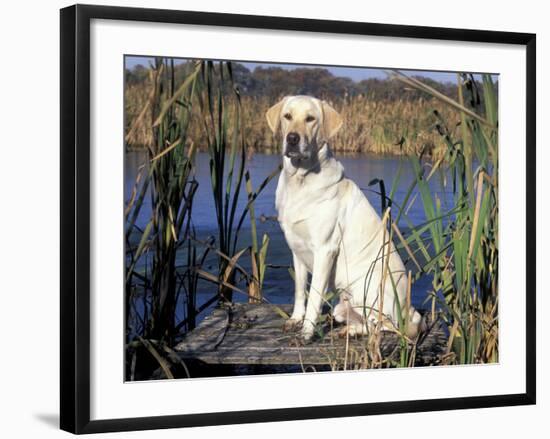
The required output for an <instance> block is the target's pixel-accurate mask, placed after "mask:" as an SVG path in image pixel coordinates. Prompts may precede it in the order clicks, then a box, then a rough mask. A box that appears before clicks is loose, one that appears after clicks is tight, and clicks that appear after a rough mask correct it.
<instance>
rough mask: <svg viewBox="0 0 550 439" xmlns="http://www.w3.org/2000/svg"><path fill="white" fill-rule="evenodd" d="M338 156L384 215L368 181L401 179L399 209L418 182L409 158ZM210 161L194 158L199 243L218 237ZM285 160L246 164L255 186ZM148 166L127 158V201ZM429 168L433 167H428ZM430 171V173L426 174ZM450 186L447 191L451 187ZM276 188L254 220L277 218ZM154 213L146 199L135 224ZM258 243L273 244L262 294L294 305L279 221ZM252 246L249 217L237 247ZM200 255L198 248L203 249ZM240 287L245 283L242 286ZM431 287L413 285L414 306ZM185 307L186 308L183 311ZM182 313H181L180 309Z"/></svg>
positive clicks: (434, 183) (207, 293)
mask: <svg viewBox="0 0 550 439" xmlns="http://www.w3.org/2000/svg"><path fill="white" fill-rule="evenodd" d="M337 158H338V159H339V160H340V161H341V162H342V164H343V165H344V168H345V173H346V176H347V177H348V178H351V179H352V180H354V181H355V182H356V183H357V185H358V186H359V187H360V188H361V189H362V190H363V192H364V193H365V195H366V196H367V198H368V199H369V201H370V202H371V203H372V205H373V206H374V207H375V208H376V209H377V210H378V212H379V213H380V210H381V200H380V195H379V194H377V193H376V191H378V190H379V186H378V185H374V186H371V187H369V186H368V185H369V182H371V181H372V180H373V179H380V180H384V182H385V185H386V192H387V194H388V195H389V193H390V191H391V189H392V182H393V181H394V179H396V178H397V176H398V175H399V179H398V182H397V184H396V188H395V192H394V196H393V200H394V202H395V203H397V204H398V205H402V203H403V200H404V198H405V196H406V193H407V191H408V189H409V187H410V184H411V182H412V181H414V174H413V171H412V166H411V164H410V163H409V161H408V159H407V158H400V157H379V156H371V155H357V156H344V157H338V156H337ZM208 161H209V157H208V155H207V154H206V153H199V154H197V160H196V180H197V182H198V184H199V186H198V189H197V192H196V195H195V198H194V203H193V213H192V218H193V223H194V226H195V228H196V230H197V237H198V238H199V239H203V240H204V239H206V238H207V237H209V236H214V237H216V235H217V221H216V216H215V210H214V204H213V197H212V190H211V183H210V174H209V164H208ZM280 161H281V157H280V156H279V155H278V154H273V155H269V154H254V155H253V156H252V157H251V158H250V159H249V161H248V169H249V171H250V175H251V178H252V182H253V187H254V188H257V187H258V186H259V185H260V183H261V182H262V181H263V180H264V179H265V178H266V176H267V175H269V174H270V173H271V172H272V171H273V170H274V169H276V168H277V167H278V165H279V163H280ZM145 162H146V154H145V153H143V152H129V153H127V154H126V157H125V176H124V184H125V197H126V200H127V199H129V197H130V194H131V191H132V188H133V185H134V182H135V178H136V174H137V170H138V167H139V166H141V165H142V164H143V163H145ZM425 166H429V165H428V164H425ZM427 171H428V172H429V169H428V170H427ZM442 178H444V176H440V175H434V176H433V178H432V179H431V180H430V187H431V189H432V193H437V194H438V197H439V198H440V200H441V204H442V211H446V210H448V209H449V208H450V206H449V205H447V199H448V201H449V203H450V202H452V197H451V194H450V193H448V192H446V191H442V190H441V188H442V184H441V181H442ZM450 186H451V185H450V184H447V187H450ZM276 187H277V177H276V178H274V179H273V180H272V181H271V182H270V183H269V184H268V185H267V186H266V187H265V189H264V190H263V191H262V193H261V195H260V196H259V197H258V199H257V201H256V203H255V210H256V217H257V218H259V217H260V216H262V215H263V216H264V217H267V218H269V217H275V216H276V211H275V189H276ZM415 194H417V192H416V191H414V192H413V196H412V197H411V200H413V201H412V202H411V201H409V204H408V205H407V207H406V208H407V217H408V219H409V220H410V221H411V222H412V223H413V224H414V225H418V224H421V223H423V222H424V221H425V215H424V210H423V207H422V203H421V201H420V199H419V197H415ZM245 204H246V191H245V190H244V188H243V190H242V191H241V194H240V197H239V203H238V206H239V208H238V211H239V212H240V211H242V208H243V207H244V206H245ZM393 212H394V213H393V215H394V216H395V215H396V213H397V209H394V210H393ZM150 213H151V200H150V197H146V200H145V203H144V206H143V207H142V210H141V213H140V216H139V218H138V220H137V224H138V225H139V226H140V227H144V226H145V225H146V224H147V222H148V220H149V218H150ZM257 224H258V239H259V241H260V242H261V237H262V236H263V234H264V233H267V234H269V238H270V244H269V249H268V255H267V260H268V263H269V264H270V266H268V268H267V270H266V274H265V281H264V287H263V291H264V296H265V298H266V299H267V300H268V301H269V302H272V303H291V302H292V300H293V294H294V292H293V291H294V286H293V280H292V278H291V276H290V274H289V271H288V267H289V266H290V265H291V260H292V259H291V252H290V250H289V248H288V246H287V244H286V242H285V239H284V236H283V234H282V232H281V230H280V228H279V225H278V223H277V222H276V221H275V220H271V219H267V220H266V221H263V222H262V221H258V222H257ZM399 227H400V229H401V230H402V231H403V232H404V233H405V234H406V230H407V228H408V227H407V223H406V222H405V221H403V220H401V221H400V223H399ZM250 243H251V231H250V222H249V219H248V217H247V218H246V220H245V223H244V225H243V228H242V230H241V235H240V239H239V244H238V249H241V248H244V247H245V246H248V245H250ZM199 251H200V250H199ZM185 261H186V257H185V253H184V250H182V252H181V254H179V255H178V264H179V265H181V266H183V265H184V264H185ZM239 263H240V264H241V265H242V266H243V268H245V269H246V270H249V269H250V261H249V257H248V256H247V253H245V255H244V256H243V259H241V260H240V261H239ZM217 264H218V262H217V257H216V256H215V255H214V254H211V255H210V256H209V257H208V258H207V259H206V262H205V267H204V268H205V269H206V270H208V271H211V272H213V273H215V272H216V267H217ZM407 268H408V269H411V270H413V272H414V271H415V267H414V265H413V263H412V262H410V263H409V264H408V266H407ZM241 286H242V284H241ZM430 289H431V279H430V278H429V277H427V276H425V277H422V278H420V279H419V280H417V281H416V282H415V283H414V285H413V290H412V302H413V305H415V306H416V307H418V308H423V307H426V305H425V304H424V305H423V302H424V300H425V299H426V295H427V293H428V291H430ZM199 290H200V294H199V297H198V298H197V302H198V304H199V305H200V304H201V303H204V302H205V301H206V300H208V299H209V298H210V297H212V295H213V294H214V293H215V291H216V286H215V285H213V284H211V283H208V282H206V281H201V284H200V288H199ZM235 294H236V295H235V299H237V300H239V299H240V300H246V297H242V296H240V295H239V294H238V293H235ZM182 309H183V307H182ZM182 312H183V311H182Z"/></svg>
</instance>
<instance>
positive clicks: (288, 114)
mask: <svg viewBox="0 0 550 439" xmlns="http://www.w3.org/2000/svg"><path fill="white" fill-rule="evenodd" d="M283 117H284V118H285V119H286V120H292V114H290V113H285V114H284V116H283Z"/></svg>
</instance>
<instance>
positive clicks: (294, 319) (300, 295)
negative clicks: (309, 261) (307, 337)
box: [283, 253, 307, 331]
mask: <svg viewBox="0 0 550 439" xmlns="http://www.w3.org/2000/svg"><path fill="white" fill-rule="evenodd" d="M292 259H293V262H294V309H293V311H292V315H291V316H290V318H289V319H288V320H287V321H286V322H285V324H284V326H283V329H284V330H285V331H291V330H293V329H295V328H296V326H299V325H301V324H302V320H303V319H304V314H305V313H306V289H307V268H306V266H305V264H304V263H303V262H302V261H301V260H300V258H298V256H296V255H295V254H294V253H293V255H292Z"/></svg>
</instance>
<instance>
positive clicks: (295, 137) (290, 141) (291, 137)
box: [286, 133, 300, 146]
mask: <svg viewBox="0 0 550 439" xmlns="http://www.w3.org/2000/svg"><path fill="white" fill-rule="evenodd" d="M299 142H300V135H299V134H298V133H288V134H287V135H286V143H287V145H289V146H297V145H298V143H299Z"/></svg>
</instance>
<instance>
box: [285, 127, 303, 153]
mask: <svg viewBox="0 0 550 439" xmlns="http://www.w3.org/2000/svg"><path fill="white" fill-rule="evenodd" d="M285 140H286V141H285V156H287V157H289V158H291V159H302V158H305V155H304V154H303V153H302V151H300V135H299V134H298V133H295V132H290V133H288V134H287V135H286V139H285Z"/></svg>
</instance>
